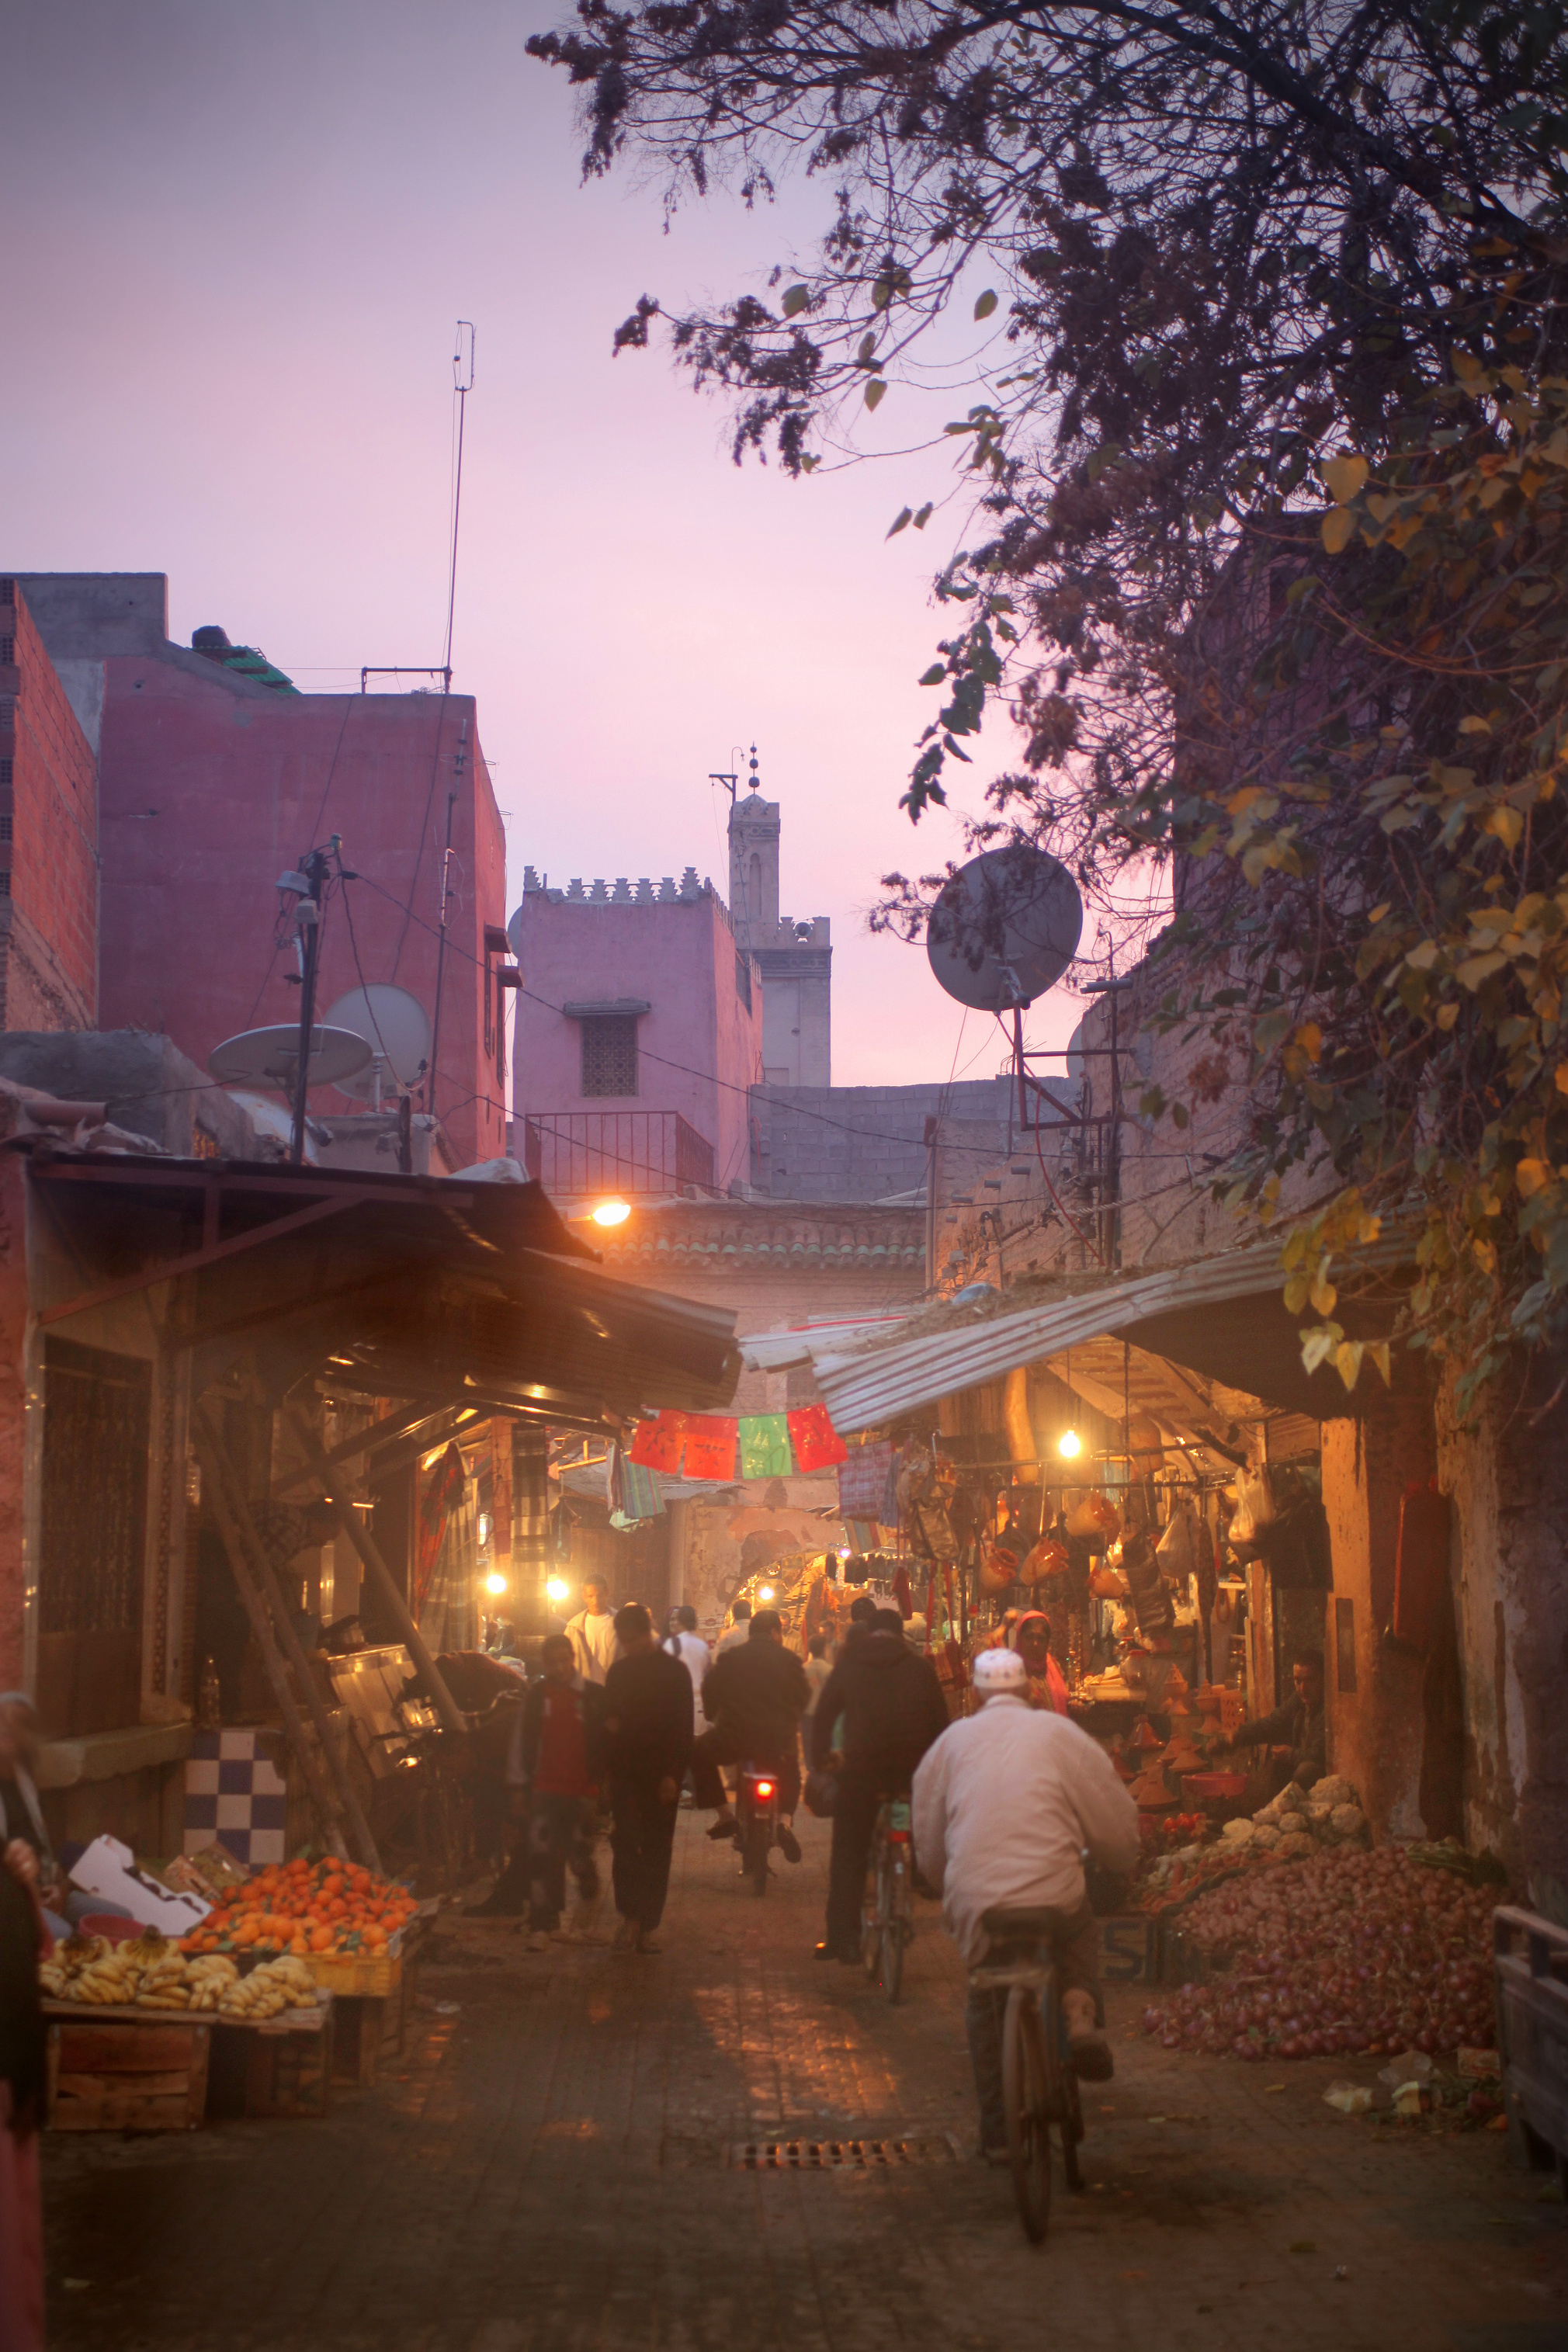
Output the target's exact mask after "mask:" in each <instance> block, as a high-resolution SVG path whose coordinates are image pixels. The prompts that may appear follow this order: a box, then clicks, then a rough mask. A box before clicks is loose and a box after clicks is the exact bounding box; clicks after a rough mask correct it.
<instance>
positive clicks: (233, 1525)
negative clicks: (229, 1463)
mask: <svg viewBox="0 0 1568 2352" xmlns="http://www.w3.org/2000/svg"><path fill="white" fill-rule="evenodd" d="M192 1418H193V1422H194V1423H195V1441H196V1452H197V1454H198V1455H199V1456H200V1458H201V1464H202V1469H203V1472H204V1474H205V1477H206V1479H207V1483H208V1485H209V1486H210V1487H211V1489H212V1492H211V1496H210V1500H211V1503H212V1507H213V1517H215V1518H216V1521H217V1525H218V1533H219V1534H220V1535H221V1536H222V1538H223V1543H224V1549H225V1550H226V1552H227V1554H228V1564H229V1567H230V1568H231V1569H232V1570H233V1571H234V1581H235V1584H236V1587H237V1590H238V1592H239V1597H240V1599H241V1600H242V1601H244V1603H245V1613H246V1615H247V1617H248V1618H249V1620H250V1630H251V1632H252V1633H254V1634H255V1636H256V1646H257V1648H258V1650H259V1651H260V1653H261V1662H262V1664H263V1665H264V1666H265V1667H266V1669H267V1679H268V1682H269V1683H270V1684H271V1685H272V1693H273V1696H274V1697H275V1698H276V1699H277V1701H278V1708H279V1714H280V1715H281V1716H282V1717H283V1727H284V1729H285V1731H286V1733H287V1734H288V1738H289V1746H290V1747H291V1748H293V1750H294V1753H295V1755H296V1756H297V1757H298V1758H299V1759H300V1771H301V1772H302V1773H303V1774H304V1776H305V1786H306V1789H307V1790H309V1792H310V1802H311V1803H312V1804H313V1805H314V1806H315V1808H316V1811H317V1814H318V1816H319V1818H320V1820H321V1832H322V1834H323V1836H324V1837H325V1839H326V1841H327V1843H328V1844H329V1845H330V1846H331V1849H332V1852H333V1853H335V1854H337V1855H339V1856H340V1857H345V1856H346V1854H347V1852H348V1849H347V1847H346V1846H345V1845H344V1843H343V1833H342V1829H341V1827H340V1826H339V1822H338V1810H337V1806H336V1803H335V1802H334V1801H333V1797H332V1792H331V1790H330V1789H329V1788H328V1787H327V1786H326V1784H325V1783H324V1782H323V1781H322V1780H321V1773H320V1772H319V1770H318V1769H317V1766H316V1759H315V1757H314V1756H313V1755H312V1753H311V1751H310V1745H309V1742H308V1741H307V1739H306V1737H305V1726H304V1723H303V1721H302V1719H301V1717H300V1709H299V1707H298V1706H297V1705H296V1704H295V1700H294V1694H293V1692H292V1691H291V1690H290V1689H289V1675H288V1670H287V1668H286V1667H285V1665H284V1664H283V1660H282V1656H281V1654H279V1648H278V1643H277V1640H276V1638H275V1637H274V1634H273V1631H272V1622H271V1619H270V1618H269V1617H268V1612H267V1603H266V1601H265V1600H264V1599H263V1598H262V1593H261V1588H260V1585H259V1584H258V1582H257V1580H256V1579H255V1576H254V1574H253V1572H252V1570H251V1565H250V1561H249V1560H248V1559H247V1557H246V1549H245V1544H244V1541H243V1539H242V1538H241V1536H240V1532H239V1528H238V1526H237V1522H236V1521H235V1519H234V1518H233V1517H232V1516H231V1514H230V1511H229V1507H228V1504H227V1502H226V1498H225V1496H224V1491H223V1486H222V1482H221V1480H220V1478H219V1476H218V1472H217V1465H216V1461H215V1460H214V1459H213V1456H212V1454H211V1449H210V1441H209V1439H208V1437H207V1433H206V1431H205V1428H204V1427H203V1425H202V1423H201V1422H199V1421H197V1420H196V1418H195V1415H193V1416H192Z"/></svg>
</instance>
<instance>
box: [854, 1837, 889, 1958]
mask: <svg viewBox="0 0 1568 2352" xmlns="http://www.w3.org/2000/svg"><path fill="white" fill-rule="evenodd" d="M886 1852H887V1843H886V1841H885V1840H884V1839H883V1838H882V1836H881V1835H880V1833H879V1835H878V1837H877V1839H876V1842H875V1843H874V1844H873V1846H872V1848H871V1860H870V1866H869V1869H868V1872H867V1877H866V1892H865V1894H864V1895H862V1896H861V1898H860V1958H861V1961H862V1962H863V1964H864V1966H865V1970H866V1981H867V1982H868V1984H875V1983H876V1981H877V1974H878V1970H879V1969H880V1967H881V1965H882V1857H883V1855H884V1854H885V1853H886Z"/></svg>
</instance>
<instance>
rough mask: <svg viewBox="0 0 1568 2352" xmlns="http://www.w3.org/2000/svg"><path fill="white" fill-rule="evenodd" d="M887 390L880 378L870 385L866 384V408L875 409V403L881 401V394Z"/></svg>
mask: <svg viewBox="0 0 1568 2352" xmlns="http://www.w3.org/2000/svg"><path fill="white" fill-rule="evenodd" d="M887 389H888V387H887V385H886V383H884V382H883V380H882V378H881V377H880V376H878V377H877V378H876V379H875V380H874V381H873V382H872V383H868V385H867V386H866V405H867V407H868V408H875V407H876V405H877V403H878V402H879V400H880V399H881V397H882V394H884V393H885V392H886V391H887Z"/></svg>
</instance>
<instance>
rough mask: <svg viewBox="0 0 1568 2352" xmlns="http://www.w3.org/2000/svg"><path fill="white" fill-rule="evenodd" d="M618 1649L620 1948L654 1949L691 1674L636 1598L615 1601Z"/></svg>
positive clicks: (614, 1846) (608, 1733)
mask: <svg viewBox="0 0 1568 2352" xmlns="http://www.w3.org/2000/svg"><path fill="white" fill-rule="evenodd" d="M615 1626H616V1640H617V1641H618V1642H619V1643H620V1656H619V1657H618V1658H617V1659H616V1663H615V1664H614V1665H613V1666H612V1667H611V1668H610V1671H609V1673H608V1674H607V1675H605V1752H606V1757H607V1760H608V1764H609V1779H610V1813H611V1819H612V1824H613V1826H612V1828H611V1832H610V1850H611V1853H612V1854H613V1855H614V1857H615V1890H616V1910H617V1911H618V1912H619V1913H620V1915H621V1924H620V1927H618V1929H617V1930H616V1948H617V1949H618V1950H621V1951H626V1952H639V1951H640V1952H657V1951H658V1948H659V1947H658V1945H657V1944H656V1943H655V1942H654V1940H653V1931H654V1929H655V1928H656V1927H658V1923H659V1921H660V1919H662V1918H663V1916H664V1899H665V1895H666V1894H667V1893H668V1887H669V1855H670V1848H671V1847H672V1846H673V1844H674V1843H675V1822H676V1810H677V1807H678V1805H679V1801H680V1784H681V1782H682V1780H684V1779H685V1778H686V1768H687V1766H688V1765H689V1763H690V1761H691V1677H690V1675H689V1674H688V1673H687V1671H686V1668H685V1667H684V1665H682V1664H681V1662H680V1660H679V1658H672V1657H671V1656H670V1654H669V1653H668V1650H661V1649H660V1648H659V1646H658V1643H657V1641H656V1640H655V1639H654V1631H653V1619H652V1618H651V1617H650V1616H649V1615H648V1613H647V1610H646V1609H645V1608H644V1607H643V1605H642V1603H641V1601H627V1602H626V1606H625V1607H624V1608H622V1609H617V1610H616V1619H615Z"/></svg>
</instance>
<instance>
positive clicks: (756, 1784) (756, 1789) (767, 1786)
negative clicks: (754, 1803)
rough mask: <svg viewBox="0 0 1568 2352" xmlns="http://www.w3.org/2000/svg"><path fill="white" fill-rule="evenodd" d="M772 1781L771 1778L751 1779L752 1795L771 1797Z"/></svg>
mask: <svg viewBox="0 0 1568 2352" xmlns="http://www.w3.org/2000/svg"><path fill="white" fill-rule="evenodd" d="M752 1795H753V1796H755V1797H771V1796H772V1795H773V1782H772V1781H771V1780H753V1781H752Z"/></svg>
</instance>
